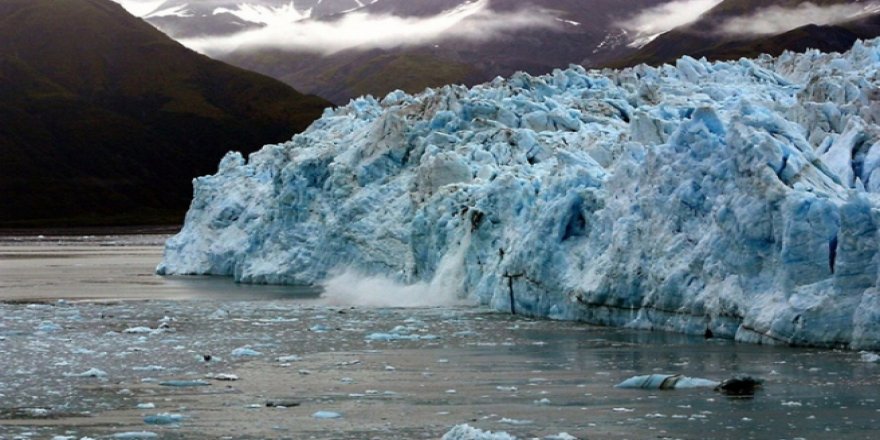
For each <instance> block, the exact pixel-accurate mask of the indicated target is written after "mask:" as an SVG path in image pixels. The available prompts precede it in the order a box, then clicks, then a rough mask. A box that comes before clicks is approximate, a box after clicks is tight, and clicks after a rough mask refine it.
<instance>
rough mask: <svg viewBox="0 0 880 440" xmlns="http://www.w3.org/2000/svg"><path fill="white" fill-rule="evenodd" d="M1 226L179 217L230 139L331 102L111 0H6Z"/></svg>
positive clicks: (270, 136) (2, 12)
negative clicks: (195, 44)
mask: <svg viewBox="0 0 880 440" xmlns="http://www.w3.org/2000/svg"><path fill="white" fill-rule="evenodd" d="M0 41H2V42H3V43H2V44H0V225H3V226H15V225H39V224H44V225H48V224H52V225H73V224H126V223H127V224H132V223H145V222H146V223H153V222H177V221H180V220H182V217H181V216H182V214H183V212H184V211H185V210H186V207H187V206H188V203H189V200H190V198H191V195H192V189H191V180H192V178H193V177H195V176H198V175H204V174H208V173H211V172H213V170H214V169H215V168H216V164H217V162H218V160H219V158H220V157H221V156H222V155H223V154H224V153H225V152H226V151H228V150H230V149H237V150H243V151H252V150H255V149H257V148H259V147H260V146H262V145H263V144H266V143H272V142H279V141H284V140H286V139H289V138H290V137H291V136H292V135H293V134H294V133H295V132H297V131H300V130H302V129H304V128H305V127H306V126H307V125H308V124H309V123H311V121H313V120H314V119H315V118H316V117H318V116H319V115H320V113H321V111H322V109H323V108H324V107H325V106H326V105H329V103H327V102H326V101H324V100H322V99H320V98H317V97H313V96H306V95H302V94H300V93H298V92H296V91H295V90H293V89H291V88H290V87H288V86H286V85H284V84H282V83H280V82H278V81H276V80H273V79H270V78H267V77H265V76H262V75H259V74H256V73H252V72H248V71H245V70H242V69H239V68H235V67H232V66H229V65H226V64H223V63H221V62H217V61H214V60H211V59H209V58H207V57H204V56H202V55H199V54H197V53H195V52H192V51H190V50H188V49H186V48H184V47H183V46H181V45H180V44H178V43H177V42H175V41H173V40H171V39H170V38H168V37H167V36H165V35H164V34H162V33H161V32H159V31H157V30H156V29H155V28H153V27H152V26H150V25H149V24H147V23H145V22H144V21H142V20H140V19H138V18H135V17H133V16H131V15H129V14H128V13H127V12H125V10H124V9H122V7H121V6H119V5H117V4H116V3H113V2H110V1H109V0H4V1H3V2H2V3H0Z"/></svg>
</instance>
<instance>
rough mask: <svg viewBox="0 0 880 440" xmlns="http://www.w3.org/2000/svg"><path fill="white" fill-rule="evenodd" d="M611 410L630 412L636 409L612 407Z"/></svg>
mask: <svg viewBox="0 0 880 440" xmlns="http://www.w3.org/2000/svg"><path fill="white" fill-rule="evenodd" d="M611 411H614V412H622V413H630V412H633V411H635V409H632V408H623V407H618V408H611Z"/></svg>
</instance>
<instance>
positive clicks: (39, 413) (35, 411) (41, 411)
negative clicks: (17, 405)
mask: <svg viewBox="0 0 880 440" xmlns="http://www.w3.org/2000/svg"><path fill="white" fill-rule="evenodd" d="M21 412H23V413H25V414H27V415H28V416H30V417H35V418H36V417H49V413H50V411H49V410H48V409H46V408H22V409H21Z"/></svg>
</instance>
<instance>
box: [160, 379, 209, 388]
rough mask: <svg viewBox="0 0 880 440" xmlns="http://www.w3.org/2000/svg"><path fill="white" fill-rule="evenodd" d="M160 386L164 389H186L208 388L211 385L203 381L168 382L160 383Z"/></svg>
mask: <svg viewBox="0 0 880 440" xmlns="http://www.w3.org/2000/svg"><path fill="white" fill-rule="evenodd" d="M159 385H161V386H163V387H178V388H186V387H206V386H209V385H211V384H210V383H208V382H205V381H203V380H166V381H163V382H159Z"/></svg>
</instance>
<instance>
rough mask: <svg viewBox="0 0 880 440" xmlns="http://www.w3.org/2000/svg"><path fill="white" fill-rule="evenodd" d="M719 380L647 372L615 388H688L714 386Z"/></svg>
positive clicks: (718, 383)
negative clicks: (647, 373)
mask: <svg viewBox="0 0 880 440" xmlns="http://www.w3.org/2000/svg"><path fill="white" fill-rule="evenodd" d="M720 384H721V382H718V381H714V380H709V379H702V378H699V377H687V376H682V375H680V374H649V375H645V376H634V377H631V378H629V379H627V380H625V381H623V382H621V383H619V384H617V385H615V387H617V388H641V389H645V390H676V389H688V388H715V387H717V386H718V385H720Z"/></svg>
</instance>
